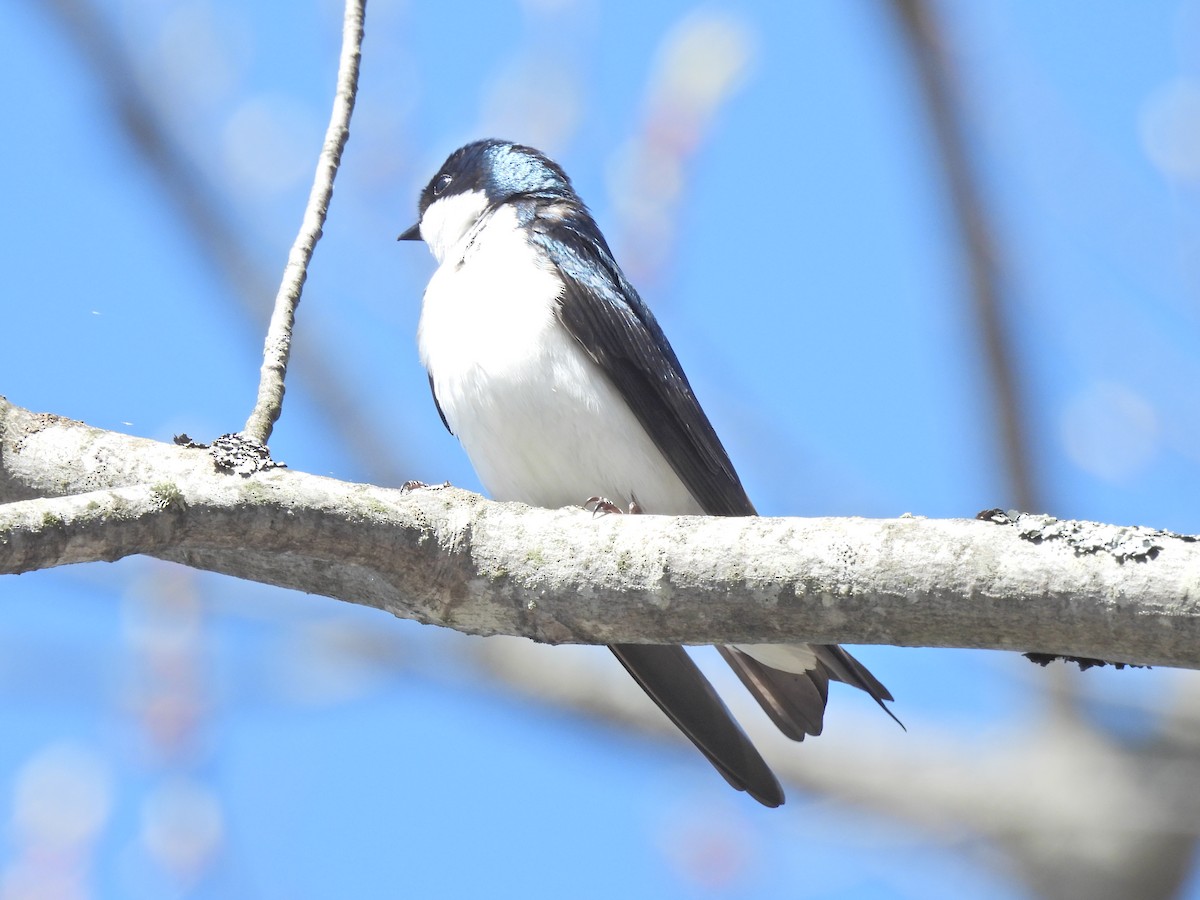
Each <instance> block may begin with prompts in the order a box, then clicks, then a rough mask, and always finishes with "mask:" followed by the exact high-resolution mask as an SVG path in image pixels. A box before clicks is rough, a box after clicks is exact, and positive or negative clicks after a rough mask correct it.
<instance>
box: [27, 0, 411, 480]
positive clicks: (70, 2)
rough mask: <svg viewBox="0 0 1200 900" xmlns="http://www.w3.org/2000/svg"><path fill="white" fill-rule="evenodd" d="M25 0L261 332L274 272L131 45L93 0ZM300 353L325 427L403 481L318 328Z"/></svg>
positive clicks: (363, 460)
mask: <svg viewBox="0 0 1200 900" xmlns="http://www.w3.org/2000/svg"><path fill="white" fill-rule="evenodd" d="M30 6H31V7H33V8H34V9H35V10H36V11H38V12H43V13H50V14H51V15H52V16H53V17H54V20H55V21H56V22H57V24H58V25H59V26H60V27H61V29H62V33H63V34H64V35H65V36H66V37H67V38H68V39H69V40H70V41H72V42H73V44H74V45H75V47H76V48H77V50H78V54H79V58H80V59H81V60H83V61H84V62H86V63H87V64H88V65H89V66H90V68H91V71H92V82H93V83H94V84H95V85H96V86H97V87H98V88H100V89H102V90H103V91H104V92H105V93H106V95H107V97H108V102H109V103H110V104H111V106H112V108H113V110H114V112H115V115H114V116H113V121H114V123H116V124H118V125H119V126H120V129H121V134H122V135H123V136H124V137H126V138H127V139H128V141H129V145H130V147H131V148H132V149H133V150H134V152H136V153H137V154H139V155H140V157H141V164H139V166H138V171H139V172H142V173H145V174H146V176H147V177H149V178H151V179H153V181H154V184H155V185H156V187H157V190H158V194H157V196H159V197H161V198H162V199H163V200H164V201H165V202H166V203H167V204H168V205H169V206H170V207H172V208H173V209H174V211H175V214H176V216H177V218H178V221H179V224H180V226H181V227H182V228H184V229H185V231H186V233H187V235H188V238H189V245H190V246H192V247H193V248H195V251H196V252H197V253H198V254H200V255H202V256H203V257H204V259H205V261H206V262H207V263H211V265H209V266H208V268H209V269H211V270H212V271H213V272H214V273H216V274H217V275H218V276H220V277H222V278H223V279H224V280H225V282H226V283H227V284H228V285H229V287H230V288H231V290H228V291H217V292H215V293H214V295H213V298H214V299H216V300H221V299H229V300H233V301H234V303H233V304H232V309H233V311H234V313H235V314H237V315H240V316H241V318H242V321H243V323H244V324H248V325H249V326H250V327H252V328H253V329H254V331H255V333H258V331H259V328H260V327H261V323H262V320H263V318H265V317H264V316H262V312H263V307H265V305H266V298H267V297H268V295H269V292H270V290H271V286H272V281H273V279H274V276H273V275H272V276H268V275H267V273H266V272H265V271H264V269H263V267H262V265H261V263H260V262H259V261H258V260H257V259H256V258H255V257H254V256H253V255H252V254H251V253H250V252H249V250H248V249H247V248H248V247H250V246H251V245H252V244H253V241H252V240H250V239H249V238H248V237H247V235H246V234H245V233H244V231H243V230H242V229H241V228H240V227H239V226H238V225H237V223H236V222H235V221H234V217H233V216H232V215H231V214H230V209H231V205H230V204H229V203H227V202H224V201H222V200H221V194H222V191H221V190H220V189H219V186H217V185H214V184H213V183H211V181H210V180H209V179H208V178H207V177H206V176H205V174H204V172H203V167H202V166H199V165H197V163H196V161H195V154H193V153H191V152H189V151H188V149H187V148H185V147H183V146H181V145H180V144H179V143H178V141H177V140H176V139H175V137H174V135H173V132H172V129H171V127H170V125H169V123H168V121H167V118H168V110H166V109H164V108H163V106H162V104H160V103H157V102H156V101H155V98H154V97H153V96H151V95H150V94H149V93H148V92H147V91H146V90H145V88H144V86H143V79H142V78H140V77H139V75H138V72H137V69H136V67H135V65H134V62H133V61H132V60H131V59H130V56H129V52H128V50H127V48H125V47H124V45H123V44H122V43H121V41H120V40H119V39H118V37H117V36H116V34H114V32H113V29H112V27H111V26H110V25H109V23H108V21H107V20H106V19H105V17H104V16H102V15H101V14H100V12H99V10H97V9H96V8H95V6H94V4H93V3H91V2H86V0H44V2H43V0H38V2H36V3H31V4H30ZM173 109H174V108H172V110H173ZM296 352H297V364H298V365H297V370H296V372H295V373H294V375H293V378H296V377H299V378H300V379H301V380H302V382H303V384H304V386H305V390H306V391H307V392H308V393H309V394H310V395H311V397H312V399H313V402H314V403H315V404H316V405H317V407H318V408H319V409H320V410H321V414H322V415H323V416H324V418H325V419H326V420H328V421H329V422H330V423H331V427H330V428H328V429H327V432H328V433H329V434H331V435H333V436H334V437H335V438H336V439H337V440H338V441H340V442H341V443H342V445H343V446H344V447H345V448H346V449H347V450H348V451H349V452H350V453H351V454H352V455H353V457H354V458H355V459H356V460H357V462H358V464H359V465H361V466H363V468H364V471H366V473H367V475H368V477H369V479H370V480H371V481H374V482H376V483H377V484H399V483H400V482H402V481H404V480H405V478H407V477H408V474H409V473H408V471H407V470H408V469H409V468H410V467H409V466H408V464H407V463H406V462H405V460H403V459H402V458H400V455H399V454H400V450H399V449H398V448H397V447H396V446H395V442H394V441H393V440H391V439H390V438H389V437H388V436H387V435H385V434H384V433H383V431H381V429H380V427H379V423H378V421H377V419H376V418H374V417H372V416H371V415H369V414H368V413H367V412H366V410H365V409H364V408H363V404H362V403H361V401H360V400H359V399H358V397H357V396H356V394H355V391H354V390H353V389H352V387H351V386H350V384H349V382H348V381H347V378H346V373H345V370H344V368H343V367H341V366H339V365H338V364H337V363H336V362H335V361H334V359H333V354H332V353H331V352H330V351H328V350H326V349H324V345H323V344H322V342H321V335H320V334H310V335H309V336H308V337H307V339H306V340H305V341H304V343H303V344H302V345H301V346H299V347H297V348H296Z"/></svg>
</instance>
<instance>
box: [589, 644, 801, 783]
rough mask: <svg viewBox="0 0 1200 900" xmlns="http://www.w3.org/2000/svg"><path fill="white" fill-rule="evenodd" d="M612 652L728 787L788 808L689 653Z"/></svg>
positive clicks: (620, 647) (633, 648)
mask: <svg viewBox="0 0 1200 900" xmlns="http://www.w3.org/2000/svg"><path fill="white" fill-rule="evenodd" d="M608 649H609V650H611V651H612V652H613V653H614V654H615V655H616V657H617V659H619V660H620V661H621V665H623V666H624V667H625V668H626V670H627V671H628V672H629V674H630V675H632V676H633V678H634V680H635V681H636V682H637V683H638V684H639V685H641V687H642V690H644V691H645V692H646V693H647V694H649V695H650V699H651V700H653V701H654V702H655V703H657V704H658V708H659V709H661V710H662V711H663V712H664V713H666V714H667V717H668V718H670V720H671V721H672V722H674V723H675V725H676V726H677V727H678V728H679V730H680V731H682V732H683V733H684V734H686V735H687V736H688V737H689V738H690V739H691V741H692V743H693V744H695V745H696V747H698V748H699V750H700V752H701V753H703V754H704V755H705V756H706V757H708V761H709V762H711V763H712V764H713V765H714V766H715V767H716V769H717V771H718V772H720V773H721V774H722V775H724V776H725V780H726V781H728V782H729V783H730V784H731V785H733V786H734V787H735V788H737V789H738V790H739V791H746V792H747V793H749V794H750V796H751V797H753V798H754V799H755V800H757V801H758V802H759V803H761V804H763V805H764V806H779V805H780V804H781V803H783V789H782V788H781V787H780V786H779V782H778V781H777V780H776V779H775V775H774V774H773V773H772V772H771V770H770V768H769V767H768V766H767V764H766V762H765V761H764V760H763V758H762V757H761V756H760V755H759V753H758V751H757V750H755V749H754V745H753V744H752V743H750V739H749V738H748V737H746V734H745V732H743V731H742V729H741V728H740V727H739V726H738V724H737V723H736V722H735V721H734V719H733V717H732V716H731V715H730V714H729V710H728V709H727V708H726V707H725V704H724V702H722V700H721V698H720V697H718V696H717V692H716V691H715V690H713V686H712V685H711V684H709V683H708V679H707V678H705V677H704V675H703V673H701V671H700V669H699V668H697V666H696V664H695V663H694V662H692V658H691V657H690V656H688V655H687V651H686V650H684V649H683V648H682V647H675V646H660V645H657V644H614V645H612V646H610V647H609V648H608Z"/></svg>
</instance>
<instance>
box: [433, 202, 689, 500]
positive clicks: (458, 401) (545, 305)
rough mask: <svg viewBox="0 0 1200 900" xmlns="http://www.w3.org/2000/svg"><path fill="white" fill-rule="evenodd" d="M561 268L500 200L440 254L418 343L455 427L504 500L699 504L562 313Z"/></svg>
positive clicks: (488, 483) (487, 484) (486, 481)
mask: <svg viewBox="0 0 1200 900" xmlns="http://www.w3.org/2000/svg"><path fill="white" fill-rule="evenodd" d="M561 288H562V285H561V282H560V281H559V278H558V275H557V271H556V270H555V269H554V267H553V266H552V265H551V264H550V263H549V262H548V261H547V260H545V259H544V258H543V257H542V256H541V255H540V254H539V253H538V252H537V250H536V248H534V247H532V246H531V245H530V244H529V243H528V241H527V240H526V239H525V236H524V234H523V232H522V230H521V229H520V227H519V226H518V225H517V221H516V217H515V214H514V212H513V210H512V209H510V208H508V207H501V208H500V209H499V210H497V211H496V212H495V213H494V214H493V215H492V216H491V217H490V218H489V219H488V220H487V221H486V223H485V224H484V225H483V227H482V229H481V230H479V231H477V232H474V233H468V234H467V235H465V236H464V237H463V239H462V240H461V241H460V242H459V244H457V245H455V247H454V248H453V249H452V250H449V251H448V252H445V253H444V257H443V262H442V265H441V266H440V267H439V268H438V270H437V271H436V272H435V273H434V275H433V278H432V279H431V280H430V282H429V287H428V288H427V289H426V291H425V302H424V305H423V307H422V310H421V324H420V328H419V331H418V344H419V347H420V353H421V360H422V362H423V363H424V364H425V367H426V369H428V371H429V373H430V375H431V377H432V380H433V386H434V391H435V393H436V394H437V399H438V402H439V404H440V405H441V408H442V412H443V413H444V414H445V416H446V420H447V422H449V424H450V428H451V430H452V431H453V432H454V433H455V434H456V435H457V436H458V438H459V440H460V441H461V442H462V445H463V448H464V449H465V450H466V452H467V455H468V456H469V457H470V459H471V464H472V465H473V466H474V467H475V471H476V473H477V474H478V475H479V479H480V481H481V482H482V483H483V485H484V486H485V487H486V488H487V490H488V492H489V493H490V494H491V495H492V496H493V497H494V498H495V499H497V500H521V501H524V502H526V503H530V504H533V505H537V506H549V507H557V506H565V505H569V504H575V505H578V504H580V503H582V502H583V501H584V500H585V499H587V498H588V497H589V496H591V495H593V494H599V495H601V496H605V497H608V498H609V499H610V500H612V501H614V502H616V503H618V504H621V505H625V504H627V503H628V502H629V500H630V499H631V498H632V497H634V496H636V497H637V500H638V502H639V504H640V505H641V506H642V508H643V509H644V510H645V511H646V512H648V513H663V514H675V515H682V514H699V513H700V512H701V509H700V506H699V504H698V503H696V501H695V500H694V498H693V497H692V496H691V494H690V493H689V492H688V490H687V488H686V487H684V485H683V483H682V482H681V481H680V480H679V477H678V476H677V475H676V474H675V472H674V470H672V469H671V467H670V465H669V464H668V463H667V461H666V460H665V459H664V458H663V456H662V454H661V453H659V451H658V448H657V447H656V446H655V445H654V443H653V441H651V440H650V437H649V436H648V435H647V434H646V432H645V430H644V429H643V428H642V426H641V424H640V423H639V422H638V421H637V419H636V417H635V416H634V415H633V413H632V412H631V411H630V410H629V408H628V407H627V406H626V404H625V402H624V401H623V400H622V399H621V397H620V395H619V393H618V392H617V390H616V388H614V387H613V386H612V384H611V383H610V382H609V380H608V378H607V377H606V376H605V375H604V373H603V372H602V371H601V370H600V368H599V367H598V366H597V365H596V364H595V363H594V362H593V361H592V360H591V359H590V358H589V357H588V356H587V355H586V354H585V353H584V352H583V350H582V348H581V347H580V346H579V345H578V344H577V343H576V342H575V340H574V339H573V338H572V337H571V336H570V334H569V333H568V332H567V330H566V329H565V327H564V326H563V325H562V323H561V322H560V320H559V318H558V316H557V313H556V309H557V305H558V302H559V298H560V294H561Z"/></svg>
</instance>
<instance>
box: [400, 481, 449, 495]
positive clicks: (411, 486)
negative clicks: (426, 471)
mask: <svg viewBox="0 0 1200 900" xmlns="http://www.w3.org/2000/svg"><path fill="white" fill-rule="evenodd" d="M448 487H450V482H448V481H443V482H442V483H441V484H428V483H427V482H424V481H406V482H404V484H402V485H400V493H402V494H407V493H408V492H409V491H420V490H429V491H439V490H441V489H442V488H448Z"/></svg>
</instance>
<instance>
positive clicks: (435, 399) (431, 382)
mask: <svg viewBox="0 0 1200 900" xmlns="http://www.w3.org/2000/svg"><path fill="white" fill-rule="evenodd" d="M429 393H431V394H433V405H434V406H436V407H437V411H438V415H439V416H441V418H442V424H443V425H445V426H446V430H447V431H448V432H450V433H451V434H454V429H453V428H451V427H450V423H449V422H447V421H446V414H445V413H444V412H442V404H441V403H439V402H438V398H437V388H435V387H434V386H433V376H432V375H430V376H429Z"/></svg>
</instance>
